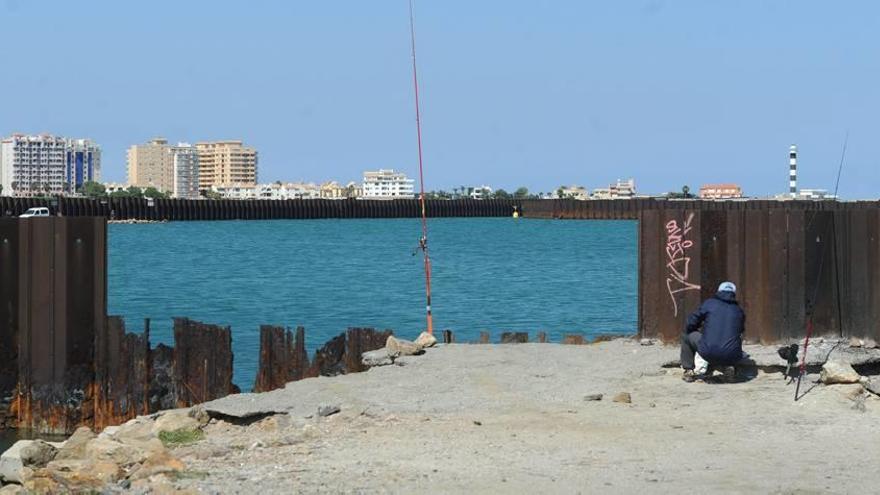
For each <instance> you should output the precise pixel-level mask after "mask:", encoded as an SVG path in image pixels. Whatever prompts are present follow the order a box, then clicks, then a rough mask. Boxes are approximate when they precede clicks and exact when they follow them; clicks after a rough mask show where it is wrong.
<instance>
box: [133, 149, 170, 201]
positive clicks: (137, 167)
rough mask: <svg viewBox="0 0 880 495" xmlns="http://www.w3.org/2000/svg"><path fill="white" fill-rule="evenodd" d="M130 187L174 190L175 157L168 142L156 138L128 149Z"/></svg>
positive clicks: (163, 190) (164, 190)
mask: <svg viewBox="0 0 880 495" xmlns="http://www.w3.org/2000/svg"><path fill="white" fill-rule="evenodd" d="M128 185H129V186H137V187H140V188H142V189H143V188H147V187H150V186H152V187H155V188H156V189H158V190H159V191H162V192H166V191H167V192H170V191H173V190H174V157H173V155H172V154H171V146H169V145H168V141H167V140H165V139H163V138H155V139H153V140H151V141H150V142H148V143H146V144H136V145H134V146H132V147H130V148H129V149H128Z"/></svg>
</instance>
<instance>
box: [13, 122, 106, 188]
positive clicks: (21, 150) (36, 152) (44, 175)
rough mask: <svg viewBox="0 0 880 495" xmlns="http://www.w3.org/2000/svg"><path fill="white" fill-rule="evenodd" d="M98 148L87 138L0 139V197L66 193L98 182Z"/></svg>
mask: <svg viewBox="0 0 880 495" xmlns="http://www.w3.org/2000/svg"><path fill="white" fill-rule="evenodd" d="M100 170H101V148H100V147H99V146H98V145H97V144H95V143H94V142H92V141H90V140H88V139H68V138H64V137H60V136H53V135H51V134H40V135H25V134H13V135H12V136H10V137H7V138H4V139H2V140H0V186H2V190H0V194H3V195H5V196H34V195H39V194H68V193H71V192H75V191H76V190H77V189H78V188H80V187H82V185H83V183H85V182H87V181H90V180H94V181H97V180H99V177H100Z"/></svg>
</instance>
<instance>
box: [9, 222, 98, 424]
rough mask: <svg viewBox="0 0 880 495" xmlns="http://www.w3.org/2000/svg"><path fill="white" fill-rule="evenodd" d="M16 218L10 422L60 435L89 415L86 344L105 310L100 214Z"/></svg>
mask: <svg viewBox="0 0 880 495" xmlns="http://www.w3.org/2000/svg"><path fill="white" fill-rule="evenodd" d="M17 223H18V225H17V227H18V230H19V239H18V259H17V264H18V270H17V272H18V276H17V280H16V281H15V283H16V284H17V285H18V292H19V294H18V300H17V303H18V304H17V308H16V309H15V311H16V312H17V318H18V324H17V343H16V344H17V347H18V362H17V387H16V397H15V405H14V408H13V409H14V411H15V415H16V423H17V426H19V427H23V428H31V429H36V430H39V431H44V432H59V433H63V432H66V431H70V430H72V429H73V428H74V427H76V426H77V425H79V424H83V423H86V422H89V421H91V418H92V413H93V408H92V405H93V401H92V399H93V393H94V371H93V364H94V356H93V354H94V341H95V335H96V332H100V331H103V328H104V326H103V321H104V318H105V313H106V306H105V304H104V303H105V299H104V293H105V289H104V288H105V287H106V279H105V276H104V273H105V271H104V265H105V264H106V258H105V250H106V246H105V245H104V244H103V237H105V236H106V231H105V229H104V222H103V219H100V218H98V219H95V218H58V217H50V218H29V219H20V220H17ZM3 303H4V304H6V305H7V307H11V306H9V305H10V301H4V302H3Z"/></svg>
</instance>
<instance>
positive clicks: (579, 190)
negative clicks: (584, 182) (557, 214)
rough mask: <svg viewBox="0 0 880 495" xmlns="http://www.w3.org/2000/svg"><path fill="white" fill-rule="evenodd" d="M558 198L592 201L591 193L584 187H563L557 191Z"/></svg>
mask: <svg viewBox="0 0 880 495" xmlns="http://www.w3.org/2000/svg"><path fill="white" fill-rule="evenodd" d="M557 196H559V197H560V198H566V199H577V200H587V199H590V192H589V191H587V188H586V187H583V186H576V185H571V186H561V187H560V188H559V189H557Z"/></svg>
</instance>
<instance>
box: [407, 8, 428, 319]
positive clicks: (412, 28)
mask: <svg viewBox="0 0 880 495" xmlns="http://www.w3.org/2000/svg"><path fill="white" fill-rule="evenodd" d="M409 36H410V46H411V48H412V75H413V89H414V93H413V94H414V96H415V104H416V105H415V106H416V139H417V141H418V145H419V189H420V191H419V206H420V208H421V210H422V236H421V237H420V238H419V249H421V251H422V253H423V254H424V258H425V301H426V304H425V320H426V323H427V332H428V333H429V334H433V333H434V320H433V317H432V315H431V257H430V256H429V255H428V215H427V211H426V209H425V172H424V165H423V161H422V115H421V111H420V108H419V74H418V68H417V65H416V23H415V15H414V14H413V0H409Z"/></svg>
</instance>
